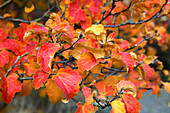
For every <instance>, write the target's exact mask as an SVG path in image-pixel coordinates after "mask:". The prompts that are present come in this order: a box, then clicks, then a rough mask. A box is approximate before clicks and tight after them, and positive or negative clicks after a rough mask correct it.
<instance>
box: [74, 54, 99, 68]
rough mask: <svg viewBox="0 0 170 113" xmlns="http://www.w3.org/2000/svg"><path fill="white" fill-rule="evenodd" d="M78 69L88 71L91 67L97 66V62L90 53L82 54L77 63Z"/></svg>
mask: <svg viewBox="0 0 170 113" xmlns="http://www.w3.org/2000/svg"><path fill="white" fill-rule="evenodd" d="M77 64H78V69H79V70H80V71H84V70H85V69H86V70H90V69H91V68H92V67H93V66H95V65H96V64H97V61H96V59H95V57H94V55H93V54H92V53H90V52H85V53H83V54H82V55H81V56H80V58H79V60H78V61H77Z"/></svg>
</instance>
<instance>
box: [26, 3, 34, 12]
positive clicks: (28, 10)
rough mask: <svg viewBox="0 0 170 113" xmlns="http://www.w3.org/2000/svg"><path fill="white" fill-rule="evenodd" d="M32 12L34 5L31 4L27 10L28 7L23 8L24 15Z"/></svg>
mask: <svg viewBox="0 0 170 113" xmlns="http://www.w3.org/2000/svg"><path fill="white" fill-rule="evenodd" d="M33 10H34V5H33V4H32V5H31V7H30V8H29V7H25V12H26V13H30V12H32V11H33Z"/></svg>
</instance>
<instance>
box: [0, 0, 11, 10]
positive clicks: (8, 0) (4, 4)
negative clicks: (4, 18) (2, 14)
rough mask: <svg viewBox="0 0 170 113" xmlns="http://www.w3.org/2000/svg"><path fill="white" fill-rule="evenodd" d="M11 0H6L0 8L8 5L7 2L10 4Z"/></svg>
mask: <svg viewBox="0 0 170 113" xmlns="http://www.w3.org/2000/svg"><path fill="white" fill-rule="evenodd" d="M10 2H11V0H7V1H6V2H4V3H3V4H2V5H0V8H2V7H4V6H6V5H7V4H9V3H10Z"/></svg>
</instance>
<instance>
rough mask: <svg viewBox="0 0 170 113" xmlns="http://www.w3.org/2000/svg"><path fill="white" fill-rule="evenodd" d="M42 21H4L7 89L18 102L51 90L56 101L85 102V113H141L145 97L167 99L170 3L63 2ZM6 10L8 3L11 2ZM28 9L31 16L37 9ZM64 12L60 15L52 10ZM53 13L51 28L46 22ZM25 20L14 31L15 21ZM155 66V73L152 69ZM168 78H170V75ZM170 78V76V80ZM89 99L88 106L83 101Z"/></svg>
mask: <svg viewBox="0 0 170 113" xmlns="http://www.w3.org/2000/svg"><path fill="white" fill-rule="evenodd" d="M55 2H56V3H55V5H54V6H52V7H51V8H49V9H48V11H47V12H46V13H45V14H44V15H43V16H42V17H41V18H38V19H34V20H32V21H31V20H22V19H15V18H10V17H9V15H4V16H2V17H0V18H1V21H0V72H1V73H0V76H1V81H0V90H1V93H2V98H3V100H4V102H6V103H8V104H9V103H10V102H11V101H12V99H13V97H14V96H15V94H16V93H17V92H20V93H19V95H20V96H27V95H29V94H30V93H31V91H32V89H33V88H34V89H36V90H38V89H41V88H42V87H43V88H45V92H46V93H47V95H48V96H49V99H50V101H51V102H53V103H55V102H57V101H63V102H66V101H68V100H69V99H73V100H74V101H75V102H77V106H78V108H77V110H76V112H77V113H81V112H83V113H84V112H85V113H90V112H95V111H97V108H98V107H101V108H106V107H109V106H111V107H112V110H111V113H125V112H126V113H139V112H140V110H141V106H140V103H139V101H138V100H139V99H140V98H141V97H142V94H143V92H145V91H147V90H149V89H152V91H153V95H155V94H158V95H159V94H160V88H162V87H163V86H164V88H165V90H166V91H167V92H168V93H170V83H168V82H163V81H161V75H160V73H159V71H157V70H161V69H163V65H162V63H161V62H160V61H159V60H158V59H157V56H155V55H156V53H155V52H153V50H154V48H153V47H152V46H151V45H152V44H153V43H157V44H158V45H159V46H160V47H162V50H164V51H166V50H167V45H168V44H170V34H168V33H167V32H166V26H167V22H168V21H169V17H170V16H169V13H170V4H169V2H170V1H168V0H163V1H162V0H142V1H141V0H124V1H122V0H72V1H71V0H61V1H58V0H55ZM4 4H5V3H4ZM34 7H36V6H34V5H32V7H31V8H28V7H25V12H26V13H27V16H29V13H30V12H31V11H32V10H34ZM54 7H57V8H58V11H56V12H51V10H52V9H53V8H54ZM46 15H49V18H48V20H47V21H46V22H45V24H41V23H38V22H39V21H40V20H41V19H42V18H44V17H45V16H46ZM16 21H17V22H22V23H20V26H19V27H17V28H16V27H14V22H16ZM151 66H153V67H151ZM164 73H165V74H166V75H167V76H169V73H168V71H167V70H164ZM169 77H170V76H169ZM78 93H83V94H84V98H85V100H84V101H80V100H79V99H77V98H75V96H76V95H78Z"/></svg>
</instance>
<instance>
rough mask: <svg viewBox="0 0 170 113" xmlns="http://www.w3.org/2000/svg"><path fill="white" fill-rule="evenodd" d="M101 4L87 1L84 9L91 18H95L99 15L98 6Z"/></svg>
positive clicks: (99, 1)
mask: <svg viewBox="0 0 170 113" xmlns="http://www.w3.org/2000/svg"><path fill="white" fill-rule="evenodd" d="M102 4H103V2H102V0H87V1H86V6H85V7H86V8H87V9H89V11H90V12H91V13H92V16H93V18H96V17H98V15H99V14H100V6H101V5H102Z"/></svg>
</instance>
